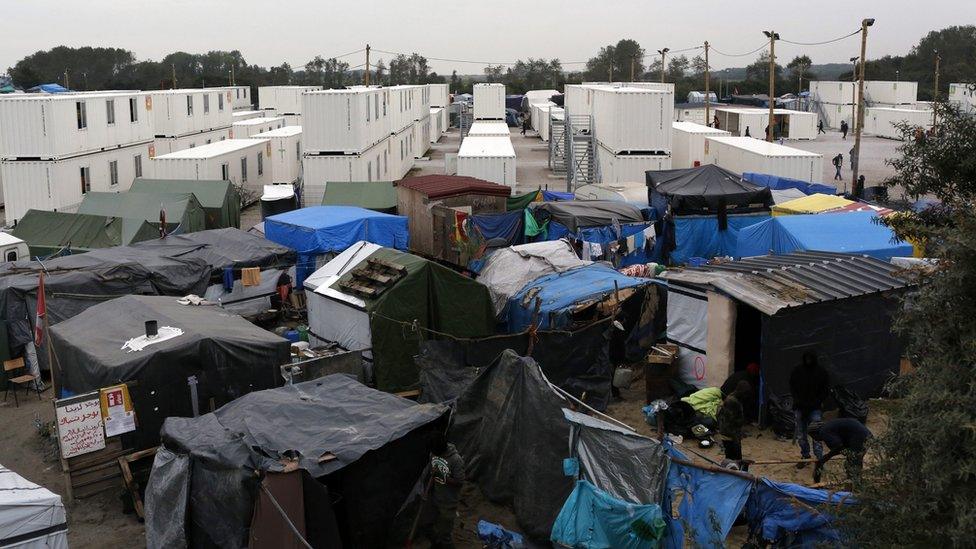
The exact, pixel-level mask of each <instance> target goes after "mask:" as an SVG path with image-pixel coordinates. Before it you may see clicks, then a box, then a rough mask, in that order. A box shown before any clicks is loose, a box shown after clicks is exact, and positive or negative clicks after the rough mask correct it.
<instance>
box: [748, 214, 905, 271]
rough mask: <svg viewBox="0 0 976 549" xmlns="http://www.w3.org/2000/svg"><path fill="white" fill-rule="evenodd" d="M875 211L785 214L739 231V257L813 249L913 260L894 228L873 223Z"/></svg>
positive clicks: (887, 258) (875, 215)
mask: <svg viewBox="0 0 976 549" xmlns="http://www.w3.org/2000/svg"><path fill="white" fill-rule="evenodd" d="M875 217H877V214H876V213H875V212H844V213H825V214H819V215H783V216H778V217H773V218H770V219H769V220H767V221H763V222H762V223H757V224H755V225H752V226H750V227H747V228H745V229H742V230H741V231H739V243H738V247H737V249H736V254H735V255H736V256H737V257H752V256H757V255H767V254H770V253H773V254H785V253H789V252H796V251H804V250H812V251H820V252H843V253H850V254H867V255H870V256H872V257H876V258H878V259H882V260H885V261H888V260H889V259H891V258H892V257H912V245H911V244H909V243H907V242H895V240H894V239H895V233H894V232H892V230H891V229H889V228H888V227H885V226H884V225H880V224H878V223H876V222H874V221H873V219H874V218H875Z"/></svg>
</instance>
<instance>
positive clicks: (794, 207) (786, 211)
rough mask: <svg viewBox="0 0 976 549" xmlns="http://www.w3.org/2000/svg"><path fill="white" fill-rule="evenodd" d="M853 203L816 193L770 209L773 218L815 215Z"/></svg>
mask: <svg viewBox="0 0 976 549" xmlns="http://www.w3.org/2000/svg"><path fill="white" fill-rule="evenodd" d="M853 203H854V202H852V201H850V200H847V199H846V198H841V197H839V196H834V195H832V194H820V193H817V194H811V195H810V196H804V197H803V198H797V199H795V200H790V201H788V202H783V203H782V204H776V205H775V206H773V207H772V208H771V209H772V213H773V215H774V216H777V215H795V214H815V213H820V212H825V211H827V210H833V209H836V208H843V207H844V206H847V205H849V204H853Z"/></svg>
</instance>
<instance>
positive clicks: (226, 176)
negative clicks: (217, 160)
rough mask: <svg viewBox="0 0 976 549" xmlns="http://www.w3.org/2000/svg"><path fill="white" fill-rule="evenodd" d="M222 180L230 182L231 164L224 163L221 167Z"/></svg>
mask: <svg viewBox="0 0 976 549" xmlns="http://www.w3.org/2000/svg"><path fill="white" fill-rule="evenodd" d="M220 178H221V179H223V180H224V181H230V164H228V163H226V162H224V163H223V164H221V165H220Z"/></svg>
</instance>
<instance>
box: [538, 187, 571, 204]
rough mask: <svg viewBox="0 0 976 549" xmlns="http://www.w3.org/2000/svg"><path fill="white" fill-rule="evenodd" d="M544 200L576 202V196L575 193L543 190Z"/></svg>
mask: <svg viewBox="0 0 976 549" xmlns="http://www.w3.org/2000/svg"><path fill="white" fill-rule="evenodd" d="M542 199H543V200H545V201H546V202H560V201H563V200H576V195H575V194H573V193H564V192H559V191H547V190H543V191H542Z"/></svg>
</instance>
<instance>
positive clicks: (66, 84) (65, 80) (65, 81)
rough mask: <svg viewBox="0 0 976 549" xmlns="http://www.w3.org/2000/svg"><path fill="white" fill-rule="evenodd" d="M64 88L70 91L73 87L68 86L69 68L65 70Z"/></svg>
mask: <svg viewBox="0 0 976 549" xmlns="http://www.w3.org/2000/svg"><path fill="white" fill-rule="evenodd" d="M64 87H65V89H68V90H70V89H71V86H69V85H68V68H67V67H65V68H64Z"/></svg>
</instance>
